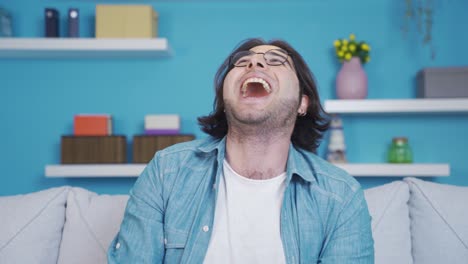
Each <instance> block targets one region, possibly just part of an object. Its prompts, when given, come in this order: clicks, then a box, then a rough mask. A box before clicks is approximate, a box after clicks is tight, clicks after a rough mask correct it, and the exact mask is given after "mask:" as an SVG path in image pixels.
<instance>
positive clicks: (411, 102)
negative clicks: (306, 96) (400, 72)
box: [325, 98, 468, 114]
mask: <svg viewBox="0 0 468 264" xmlns="http://www.w3.org/2000/svg"><path fill="white" fill-rule="evenodd" d="M325 111H326V112H328V113H330V114H358V113H361V114H364V113H449V112H450V113H454V112H455V113H456V112H466V113H468V98H465V99H463V98H450V99H394V100H393V99H382V100H376V99H364V100H326V101H325Z"/></svg>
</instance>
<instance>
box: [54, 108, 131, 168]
mask: <svg viewBox="0 0 468 264" xmlns="http://www.w3.org/2000/svg"><path fill="white" fill-rule="evenodd" d="M73 132H74V133H73V135H64V136H62V141H61V162H62V164H84V163H125V162H126V152H127V151H126V146H127V143H126V137H125V136H116V135H112V117H111V115H101V114H92V115H83V114H80V115H75V117H74V127H73Z"/></svg>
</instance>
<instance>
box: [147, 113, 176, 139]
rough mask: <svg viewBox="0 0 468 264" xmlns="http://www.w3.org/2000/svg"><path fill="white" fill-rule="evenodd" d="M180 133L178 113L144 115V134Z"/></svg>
mask: <svg viewBox="0 0 468 264" xmlns="http://www.w3.org/2000/svg"><path fill="white" fill-rule="evenodd" d="M179 133H180V116H179V115H146V116H145V134H146V135H176V134H179Z"/></svg>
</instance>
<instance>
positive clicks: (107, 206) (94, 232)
mask: <svg viewBox="0 0 468 264" xmlns="http://www.w3.org/2000/svg"><path fill="white" fill-rule="evenodd" d="M127 200H128V196H127V195H98V194H96V193H93V192H90V191H87V190H85V189H81V188H72V189H70V192H69V193H68V198H67V212H66V221H65V226H64V229H63V237H62V244H61V246H60V254H59V259H58V263H59V264H60V263H64V264H65V263H66V264H73V263H93V264H99V263H107V249H108V248H109V245H110V243H111V241H112V239H113V238H114V237H115V235H116V234H117V232H118V230H119V227H120V224H121V222H122V219H123V215H124V211H125V206H126V204H127Z"/></svg>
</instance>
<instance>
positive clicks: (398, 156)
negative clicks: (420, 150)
mask: <svg viewBox="0 0 468 264" xmlns="http://www.w3.org/2000/svg"><path fill="white" fill-rule="evenodd" d="M388 162H390V163H412V162H413V153H412V151H411V148H410V146H409V145H408V139H407V138H405V137H396V138H393V140H392V144H391V146H390V149H389V150H388Z"/></svg>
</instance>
